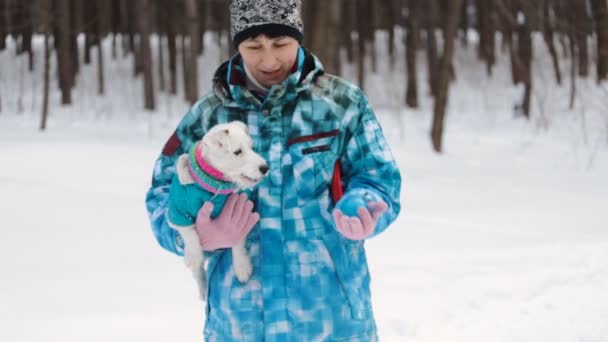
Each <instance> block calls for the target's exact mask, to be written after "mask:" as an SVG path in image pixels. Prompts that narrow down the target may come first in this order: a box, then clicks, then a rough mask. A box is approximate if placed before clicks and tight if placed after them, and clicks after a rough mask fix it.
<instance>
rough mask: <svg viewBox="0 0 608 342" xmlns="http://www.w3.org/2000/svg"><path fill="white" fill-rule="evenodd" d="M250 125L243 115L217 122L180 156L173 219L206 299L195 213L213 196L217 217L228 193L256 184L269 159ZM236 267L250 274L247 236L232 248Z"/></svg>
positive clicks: (171, 203)
mask: <svg viewBox="0 0 608 342" xmlns="http://www.w3.org/2000/svg"><path fill="white" fill-rule="evenodd" d="M252 145H253V142H252V140H251V137H250V136H249V135H248V134H247V126H246V125H245V124H244V123H242V122H240V121H232V122H230V123H226V124H218V125H216V126H214V127H212V128H211V129H210V130H209V131H208V132H207V134H205V136H204V137H203V139H202V140H201V141H200V142H198V143H197V144H196V145H195V146H194V147H193V148H192V150H191V151H190V152H189V153H187V154H183V155H181V156H180V157H179V159H178V160H177V163H176V176H175V177H174V179H173V182H172V184H171V190H170V194H169V211H168V213H167V221H168V222H169V225H170V226H171V227H172V228H173V229H176V230H177V231H179V232H180V234H181V236H182V238H183V241H184V261H185V263H186V265H187V266H188V267H189V268H190V269H191V270H192V275H193V276H194V278H195V279H196V282H197V284H198V287H199V293H200V297H201V299H202V300H206V291H207V281H206V277H205V266H204V256H203V251H202V248H201V245H200V242H199V238H198V235H197V232H196V229H195V225H194V222H195V220H196V214H197V213H198V210H199V209H200V207H201V206H202V204H203V203H204V202H206V201H209V200H210V201H213V203H214V205H215V208H214V212H213V213H212V217H215V216H216V215H217V214H218V213H219V211H221V207H223V204H224V203H225V201H226V198H227V194H228V193H231V192H233V191H238V190H241V189H246V188H251V187H254V186H255V185H257V184H258V183H259V182H260V181H261V180H262V178H263V177H264V176H265V175H266V173H267V172H268V165H267V164H266V162H265V161H264V159H263V158H262V157H260V156H259V155H258V154H257V153H255V152H254V151H253V149H252ZM232 261H233V269H234V273H235V275H236V277H237V279H238V280H239V281H240V282H243V283H244V282H246V281H247V280H249V278H250V277H251V274H252V272H253V267H252V265H251V260H250V258H249V255H248V254H247V251H246V249H245V239H243V241H241V242H239V243H238V245H236V246H235V247H233V248H232Z"/></svg>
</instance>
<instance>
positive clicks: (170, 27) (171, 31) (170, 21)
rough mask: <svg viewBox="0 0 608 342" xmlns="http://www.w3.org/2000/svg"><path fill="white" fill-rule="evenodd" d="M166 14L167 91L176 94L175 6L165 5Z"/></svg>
mask: <svg viewBox="0 0 608 342" xmlns="http://www.w3.org/2000/svg"><path fill="white" fill-rule="evenodd" d="M166 14H167V48H168V50H169V93H171V94H173V95H175V94H177V46H176V45H177V44H176V34H175V32H176V30H177V28H176V26H177V23H176V22H175V8H174V7H173V6H166Z"/></svg>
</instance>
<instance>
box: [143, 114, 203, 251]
mask: <svg viewBox="0 0 608 342" xmlns="http://www.w3.org/2000/svg"><path fill="white" fill-rule="evenodd" d="M202 135H203V133H202V124H201V111H200V109H199V107H198V106H197V105H195V106H194V107H192V109H190V111H189V112H188V113H186V115H185V116H184V118H183V119H182V121H181V122H180V123H179V125H178V126H177V129H176V130H175V132H174V133H173V135H171V137H170V138H169V140H167V142H166V143H165V146H164V148H163V150H162V153H161V154H160V156H159V157H158V159H157V160H156V163H155V164H154V170H153V174H152V184H151V187H150V189H149V190H148V192H147V193H146V209H147V211H148V217H149V219H150V224H151V226H152V231H153V232H154V236H155V237H156V240H157V241H158V243H159V244H160V245H161V246H162V247H163V248H164V249H166V250H168V251H170V252H172V253H174V254H177V255H183V253H184V249H183V248H184V243H183V240H182V237H181V236H180V234H179V233H178V232H177V231H176V230H175V229H173V228H171V227H170V226H169V224H168V222H167V218H166V213H167V210H168V208H169V190H170V188H171V182H172V181H173V176H174V175H175V162H176V161H177V158H178V157H179V156H180V155H182V154H183V153H186V151H188V150H189V149H190V146H192V144H193V143H194V142H195V141H198V140H199V139H200V138H201V137H202Z"/></svg>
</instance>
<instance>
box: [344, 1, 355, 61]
mask: <svg viewBox="0 0 608 342" xmlns="http://www.w3.org/2000/svg"><path fill="white" fill-rule="evenodd" d="M354 8H355V7H354V6H353V2H352V1H349V0H343V1H342V9H341V13H342V16H341V18H342V30H341V32H342V44H341V45H342V46H343V47H344V48H345V49H346V60H347V62H348V63H350V64H352V63H353V62H354V61H355V49H354V47H353V39H352V33H353V31H354V26H355V25H354V13H353V10H354Z"/></svg>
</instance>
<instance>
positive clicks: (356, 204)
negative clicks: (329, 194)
mask: <svg viewBox="0 0 608 342" xmlns="http://www.w3.org/2000/svg"><path fill="white" fill-rule="evenodd" d="M380 200H381V198H380V197H379V196H378V195H376V194H375V193H373V192H371V191H365V190H355V191H352V192H350V191H349V192H347V193H346V194H344V197H342V198H341V199H340V200H339V201H338V203H337V204H336V209H340V211H342V213H343V214H344V215H346V216H350V217H359V214H358V213H357V211H358V210H359V208H366V209H368V210H369V207H368V206H367V204H368V203H370V202H377V201H380Z"/></svg>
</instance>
